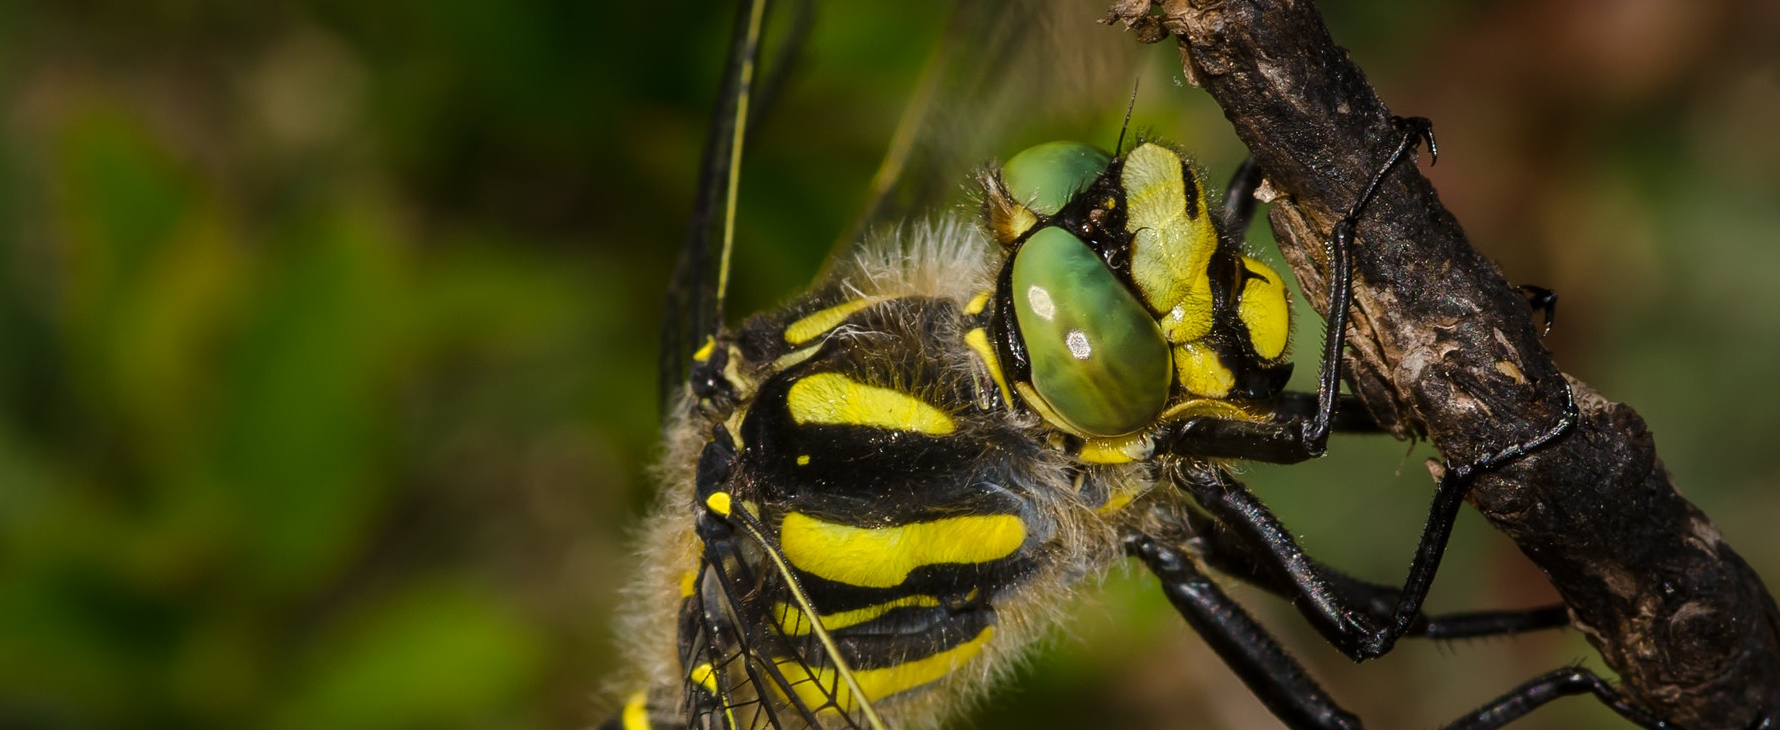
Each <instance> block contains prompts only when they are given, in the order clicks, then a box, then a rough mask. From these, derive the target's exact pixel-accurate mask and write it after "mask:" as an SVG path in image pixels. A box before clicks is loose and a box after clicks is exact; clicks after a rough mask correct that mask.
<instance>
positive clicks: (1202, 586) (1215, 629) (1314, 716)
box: [1125, 534, 1360, 730]
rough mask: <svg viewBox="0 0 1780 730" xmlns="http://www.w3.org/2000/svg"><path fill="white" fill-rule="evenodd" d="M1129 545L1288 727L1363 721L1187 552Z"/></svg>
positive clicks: (1324, 729)
mask: <svg viewBox="0 0 1780 730" xmlns="http://www.w3.org/2000/svg"><path fill="white" fill-rule="evenodd" d="M1125 549H1126V551H1127V552H1129V553H1131V554H1132V555H1135V556H1137V557H1138V558H1139V559H1141V560H1143V562H1144V564H1145V565H1147V566H1149V569H1150V571H1151V572H1154V573H1155V574H1156V577H1157V578H1160V579H1162V591H1163V592H1164V593H1166V594H1168V600H1169V602H1171V603H1173V604H1174V608H1175V610H1177V611H1179V612H1180V615H1181V617H1183V618H1185V619H1186V620H1187V623H1188V624H1189V625H1191V626H1192V627H1193V630H1194V631H1197V632H1199V635H1200V636H1202V637H1204V638H1205V643H1206V644H1209V645H1210V646H1211V648H1212V651H1215V652H1217V654H1218V657H1219V658H1221V659H1223V660H1224V663H1225V664H1227V665H1229V667H1230V670H1231V671H1233V672H1235V673H1236V676H1238V677H1240V678H1241V679H1242V681H1243V683H1244V684H1246V685H1248V688H1249V690H1250V691H1252V692H1254V693H1255V696H1256V697H1258V698H1260V700H1261V703H1262V704H1265V705H1266V706H1267V709H1269V710H1272V711H1273V714H1274V715H1275V716H1277V717H1279V719H1280V720H1281V721H1282V722H1284V723H1285V724H1286V725H1287V726H1288V727H1292V728H1301V729H1314V730H1329V729H1331V728H1355V729H1357V728H1359V727H1360V721H1359V719H1358V718H1356V717H1354V716H1353V715H1352V714H1349V713H1348V712H1347V711H1346V710H1343V709H1341V707H1340V706H1339V705H1336V704H1335V700H1334V699H1332V698H1330V697H1329V695H1328V693H1326V692H1324V691H1323V688H1322V687H1319V686H1317V684H1316V681H1315V680H1313V679H1311V678H1310V675H1309V674H1306V673H1305V672H1304V667H1303V666H1301V665H1299V664H1298V660H1296V659H1293V658H1292V655H1290V654H1287V653H1286V651H1285V650H1284V649H1282V648H1280V646H1279V642H1277V641H1274V639H1273V637H1272V636H1269V635H1268V634H1267V630H1266V629H1264V628H1262V627H1261V625H1260V624H1259V623H1256V622H1255V619H1254V617H1252V616H1249V615H1248V612H1247V611H1245V610H1243V608H1242V606H1241V605H1239V604H1237V603H1236V602H1235V601H1233V600H1231V599H1230V597H1229V596H1228V595H1226V594H1225V593H1224V592H1223V591H1222V590H1220V589H1219V588H1218V587H1217V584H1216V583H1213V582H1212V581H1211V579H1210V578H1209V577H1207V576H1206V575H1205V574H1204V573H1202V572H1200V571H1199V569H1198V568H1196V567H1195V566H1194V565H1193V561H1192V559H1191V558H1190V557H1188V556H1187V555H1186V553H1184V552H1182V551H1180V550H1177V549H1175V548H1174V547H1172V546H1169V545H1165V544H1163V543H1161V542H1159V541H1157V540H1156V539H1154V538H1152V537H1149V536H1148V535H1141V534H1134V535H1130V536H1128V537H1127V538H1126V539H1125Z"/></svg>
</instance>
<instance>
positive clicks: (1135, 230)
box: [1119, 144, 1218, 343]
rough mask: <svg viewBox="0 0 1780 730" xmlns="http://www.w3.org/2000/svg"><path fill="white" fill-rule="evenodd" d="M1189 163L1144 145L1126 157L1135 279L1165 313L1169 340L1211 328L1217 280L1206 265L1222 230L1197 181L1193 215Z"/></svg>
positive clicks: (1154, 308)
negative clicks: (1213, 281)
mask: <svg viewBox="0 0 1780 730" xmlns="http://www.w3.org/2000/svg"><path fill="white" fill-rule="evenodd" d="M1185 174H1186V172H1185V168H1184V167H1183V163H1182V161H1181V158H1180V155H1177V154H1175V153H1174V152H1173V151H1172V150H1169V149H1168V148H1166V147H1162V146H1160V145H1155V144H1144V145H1141V146H1139V147H1138V148H1137V149H1134V150H1132V151H1131V154H1129V155H1127V156H1126V157H1125V166H1124V169H1123V171H1122V172H1121V173H1120V177H1119V181H1120V183H1121V184H1122V185H1124V187H1125V209H1126V214H1127V215H1128V216H1129V217H1128V218H1127V223H1126V229H1127V230H1129V231H1131V232H1132V237H1131V278H1132V280H1133V281H1134V282H1136V284H1137V289H1138V293H1139V294H1140V295H1142V297H1143V300H1144V303H1145V304H1147V305H1149V307H1150V309H1151V310H1152V311H1156V312H1161V313H1162V320H1161V322H1160V324H1161V325H1162V335H1163V336H1164V337H1166V338H1167V339H1168V341H1169V342H1174V343H1180V342H1191V341H1193V340H1197V339H1199V338H1201V337H1204V336H1205V334H1206V333H1207V332H1210V331H1211V312H1212V296H1211V281H1210V279H1209V278H1207V276H1206V264H1207V262H1209V261H1211V254H1212V252H1213V251H1215V250H1216V249H1217V245H1218V234H1217V231H1216V230H1215V229H1214V228H1212V224H1211V217H1210V216H1209V215H1206V204H1205V193H1204V190H1203V189H1202V188H1200V186H1198V185H1194V186H1193V187H1194V189H1193V191H1192V195H1193V196H1194V197H1195V198H1196V199H1195V200H1194V201H1193V206H1192V208H1193V211H1194V212H1195V215H1189V214H1188V201H1187V195H1188V191H1187V189H1186V187H1187V184H1186V179H1185V177H1184V175H1185Z"/></svg>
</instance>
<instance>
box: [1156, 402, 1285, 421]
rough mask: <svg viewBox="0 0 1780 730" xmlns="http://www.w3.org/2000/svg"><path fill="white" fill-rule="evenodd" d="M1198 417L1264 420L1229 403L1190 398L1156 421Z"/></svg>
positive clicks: (1171, 407)
mask: <svg viewBox="0 0 1780 730" xmlns="http://www.w3.org/2000/svg"><path fill="white" fill-rule="evenodd" d="M1200 417H1206V418H1223V419H1227V420H1231V421H1263V420H1266V416H1265V415H1264V414H1260V413H1250V412H1249V411H1246V410H1243V409H1242V408H1241V407H1239V406H1237V405H1236V404H1234V403H1231V402H1230V401H1227V400H1216V399H1212V398H1192V399H1189V400H1184V401H1181V402H1180V403H1176V404H1174V405H1172V406H1169V408H1168V410H1166V411H1163V412H1162V415H1160V416H1157V417H1156V420H1157V421H1158V422H1163V421H1185V420H1187V419H1189V418H1200Z"/></svg>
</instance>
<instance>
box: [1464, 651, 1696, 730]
mask: <svg viewBox="0 0 1780 730" xmlns="http://www.w3.org/2000/svg"><path fill="white" fill-rule="evenodd" d="M1585 693H1588V694H1593V695H1594V696H1595V697H1596V698H1598V699H1600V701H1601V704H1603V705H1606V706H1608V707H1609V708H1612V709H1613V711H1614V712H1617V713H1619V716H1620V717H1623V718H1625V719H1627V720H1630V721H1631V722H1632V724H1634V725H1637V726H1638V727H1642V728H1651V730H1663V729H1665V728H1672V727H1674V726H1673V725H1670V724H1668V723H1666V722H1663V721H1662V720H1659V719H1657V718H1655V717H1652V716H1651V715H1650V713H1648V712H1645V711H1644V710H1642V709H1640V708H1639V707H1638V706H1636V705H1633V704H1632V703H1631V702H1629V701H1627V700H1626V698H1625V696H1624V695H1621V694H1620V693H1619V691H1618V690H1616V689H1614V688H1613V687H1612V685H1609V684H1607V682H1606V681H1604V680H1602V679H1601V678H1600V677H1597V676H1595V673H1594V672H1591V671H1588V670H1587V669H1582V668H1580V667H1571V668H1569V669H1559V670H1557V671H1555V672H1551V673H1549V674H1544V675H1541V676H1538V677H1534V678H1533V679H1532V680H1531V681H1528V682H1527V683H1526V684H1523V685H1521V686H1519V687H1515V688H1514V690H1513V691H1511V692H1509V693H1508V694H1505V695H1502V696H1501V697H1497V698H1496V699H1495V701H1493V702H1491V703H1489V704H1487V705H1484V706H1483V707H1481V708H1478V709H1477V710H1476V711H1475V712H1472V713H1471V714H1469V715H1466V716H1464V717H1461V718H1459V719H1457V720H1454V721H1453V723H1452V724H1451V725H1447V726H1446V727H1447V729H1448V730H1489V729H1490V728H1498V727H1502V726H1503V725H1507V724H1508V723H1510V722H1513V721H1515V720H1517V719H1519V718H1520V717H1521V716H1522V715H1525V714H1527V713H1529V712H1532V711H1533V710H1535V709H1538V708H1539V706H1541V705H1544V704H1545V703H1547V702H1550V701H1552V700H1555V699H1557V698H1559V697H1568V696H1570V695H1579V694H1585Z"/></svg>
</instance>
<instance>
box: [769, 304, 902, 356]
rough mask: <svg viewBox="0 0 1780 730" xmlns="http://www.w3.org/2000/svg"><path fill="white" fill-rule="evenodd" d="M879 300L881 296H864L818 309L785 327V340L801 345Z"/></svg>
mask: <svg viewBox="0 0 1780 730" xmlns="http://www.w3.org/2000/svg"><path fill="white" fill-rule="evenodd" d="M880 301H883V298H882V297H865V298H864V299H854V300H851V301H845V302H841V303H840V304H836V305H834V306H832V307H829V308H827V309H822V310H818V311H816V312H815V313H814V314H811V315H809V316H806V317H804V318H803V319H800V320H797V321H796V322H792V323H791V326H789V327H786V328H785V341H786V342H788V343H791V344H793V345H801V344H803V343H805V342H809V341H810V340H813V339H816V338H817V337H820V336H822V335H823V334H826V333H827V332H828V331H829V330H832V329H834V328H835V327H837V326H840V323H841V322H843V321H846V319H847V317H849V316H851V315H852V314H853V313H854V312H857V311H859V310H861V309H864V308H866V307H868V306H871V305H872V304H876V303H877V302H880Z"/></svg>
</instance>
